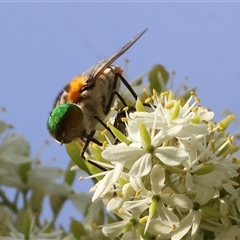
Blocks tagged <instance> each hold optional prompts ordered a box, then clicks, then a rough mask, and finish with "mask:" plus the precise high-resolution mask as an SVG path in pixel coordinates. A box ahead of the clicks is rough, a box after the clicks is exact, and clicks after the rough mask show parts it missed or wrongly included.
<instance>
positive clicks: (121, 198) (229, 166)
mask: <svg viewBox="0 0 240 240" xmlns="http://www.w3.org/2000/svg"><path fill="white" fill-rule="evenodd" d="M151 100H152V101H151V102H150V105H151V108H150V107H145V108H146V109H147V110H148V111H149V109H150V112H146V111H138V110H137V111H136V112H133V113H129V114H128V112H127V111H126V119H127V120H126V122H125V125H126V134H123V133H121V132H120V131H118V130H117V129H115V128H114V127H113V126H110V128H111V129H112V131H113V132H114V134H115V135H116V137H117V138H118V139H119V140H120V141H119V143H118V144H116V145H114V144H112V143H110V142H109V144H108V145H107V147H106V148H105V149H104V150H103V151H102V157H103V158H104V159H106V161H108V163H102V165H103V166H104V167H107V168H108V169H110V170H108V171H106V172H102V173H100V174H95V175H92V176H91V177H99V176H101V175H102V176H103V178H102V179H101V180H100V181H99V182H98V183H97V184H96V185H95V186H94V187H93V188H92V189H91V190H92V191H94V195H93V199H92V200H93V201H95V200H96V199H98V198H102V200H103V202H104V204H105V206H106V208H107V210H108V211H109V212H112V213H114V214H115V215H117V216H118V219H119V218H120V219H122V221H119V220H118V221H117V220H116V222H114V223H110V224H106V225H103V226H101V227H102V230H103V233H104V234H105V235H106V236H107V237H109V238H111V239H112V238H114V237H117V236H118V237H120V238H121V239H151V237H155V239H182V238H183V237H184V236H189V237H190V238H191V239H203V238H204V237H206V235H205V236H204V234H203V233H204V231H206V233H209V232H211V233H212V234H213V235H211V236H214V238H215V239H224V238H226V233H228V236H232V239H240V230H239V228H238V230H236V226H238V224H239V220H240V218H239V207H240V198H239V192H240V188H239V185H238V183H237V179H236V177H237V176H238V175H239V173H238V170H239V167H240V164H239V161H238V160H237V159H236V158H234V156H233V154H234V153H235V152H236V151H237V150H238V148H237V147H235V146H234V145H233V143H232V138H231V137H229V136H228V134H227V133H226V132H225V129H226V127H227V126H228V124H229V123H230V121H231V120H232V118H233V115H230V116H228V117H227V118H226V119H224V120H223V121H221V122H219V123H214V121H213V117H214V113H213V112H211V111H209V110H207V109H206V108H204V107H202V106H200V101H199V99H198V98H197V96H196V95H195V94H194V93H192V94H191V97H190V98H189V99H188V101H187V102H186V103H185V104H182V103H181V101H180V100H175V99H174V96H173V94H172V92H166V93H163V94H161V96H160V97H159V96H158V95H157V94H156V93H154V95H153V96H152V99H151ZM136 108H137V107H136ZM93 161H94V160H93ZM98 163H99V162H98Z"/></svg>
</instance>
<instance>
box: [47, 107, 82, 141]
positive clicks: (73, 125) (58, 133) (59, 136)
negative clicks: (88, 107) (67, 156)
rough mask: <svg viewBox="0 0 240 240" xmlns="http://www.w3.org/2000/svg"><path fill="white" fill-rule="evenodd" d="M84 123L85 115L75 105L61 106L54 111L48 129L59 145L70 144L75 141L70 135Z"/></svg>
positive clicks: (48, 122) (49, 119)
mask: <svg viewBox="0 0 240 240" xmlns="http://www.w3.org/2000/svg"><path fill="white" fill-rule="evenodd" d="M82 122H83V113H82V110H81V109H80V107H78V106H77V105H75V104H61V105H58V106H57V107H55V108H54V109H53V111H52V112H51V114H50V116H49V118H48V121H47V128H48V131H49V133H50V134H51V136H52V137H53V138H54V139H55V140H56V141H57V142H59V143H61V144H62V143H64V144H65V143H70V142H71V141H73V140H74V139H72V136H71V135H70V134H69V133H71V131H72V130H74V129H77V128H79V127H80V126H81V124H82Z"/></svg>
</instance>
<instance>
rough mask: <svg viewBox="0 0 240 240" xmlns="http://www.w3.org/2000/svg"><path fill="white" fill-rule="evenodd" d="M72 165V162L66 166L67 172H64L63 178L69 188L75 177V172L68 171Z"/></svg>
mask: <svg viewBox="0 0 240 240" xmlns="http://www.w3.org/2000/svg"><path fill="white" fill-rule="evenodd" d="M73 165H74V164H73V162H72V161H71V162H70V163H69V164H68V167H67V170H66V172H65V177H64V178H65V183H67V184H68V185H70V186H71V185H72V184H73V181H74V179H75V176H76V172H75V171H72V170H70V169H71V167H72V166H73Z"/></svg>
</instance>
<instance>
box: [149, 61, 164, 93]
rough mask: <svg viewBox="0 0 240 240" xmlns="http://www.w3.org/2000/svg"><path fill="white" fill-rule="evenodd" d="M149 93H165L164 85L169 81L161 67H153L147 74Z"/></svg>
mask: <svg viewBox="0 0 240 240" xmlns="http://www.w3.org/2000/svg"><path fill="white" fill-rule="evenodd" d="M148 79H149V83H150V91H151V92H152V90H153V89H155V90H156V91H157V92H158V93H161V92H163V91H166V85H167V83H168V80H169V73H168V72H167V70H166V69H165V67H164V66H162V65H155V66H154V67H153V68H152V69H151V70H150V72H149V74H148Z"/></svg>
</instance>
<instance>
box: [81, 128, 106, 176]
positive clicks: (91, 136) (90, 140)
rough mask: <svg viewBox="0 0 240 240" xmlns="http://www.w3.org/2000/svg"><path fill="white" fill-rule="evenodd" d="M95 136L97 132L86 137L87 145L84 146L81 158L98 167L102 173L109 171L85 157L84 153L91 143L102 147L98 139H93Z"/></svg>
mask: <svg viewBox="0 0 240 240" xmlns="http://www.w3.org/2000/svg"><path fill="white" fill-rule="evenodd" d="M94 134H95V131H92V132H91V133H90V134H87V136H86V142H85V144H84V146H83V148H82V150H81V154H80V155H81V157H82V158H83V159H84V160H85V161H87V162H89V163H90V164H92V165H93V166H95V167H97V168H98V169H100V170H102V171H107V169H106V168H105V167H102V166H100V165H99V164H97V163H95V162H93V161H91V160H87V159H86V158H85V156H84V153H85V152H86V150H87V148H88V146H89V143H90V142H94V143H96V144H97V145H99V146H102V143H101V142H99V141H98V140H96V139H95V138H94V137H93V136H94Z"/></svg>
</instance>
